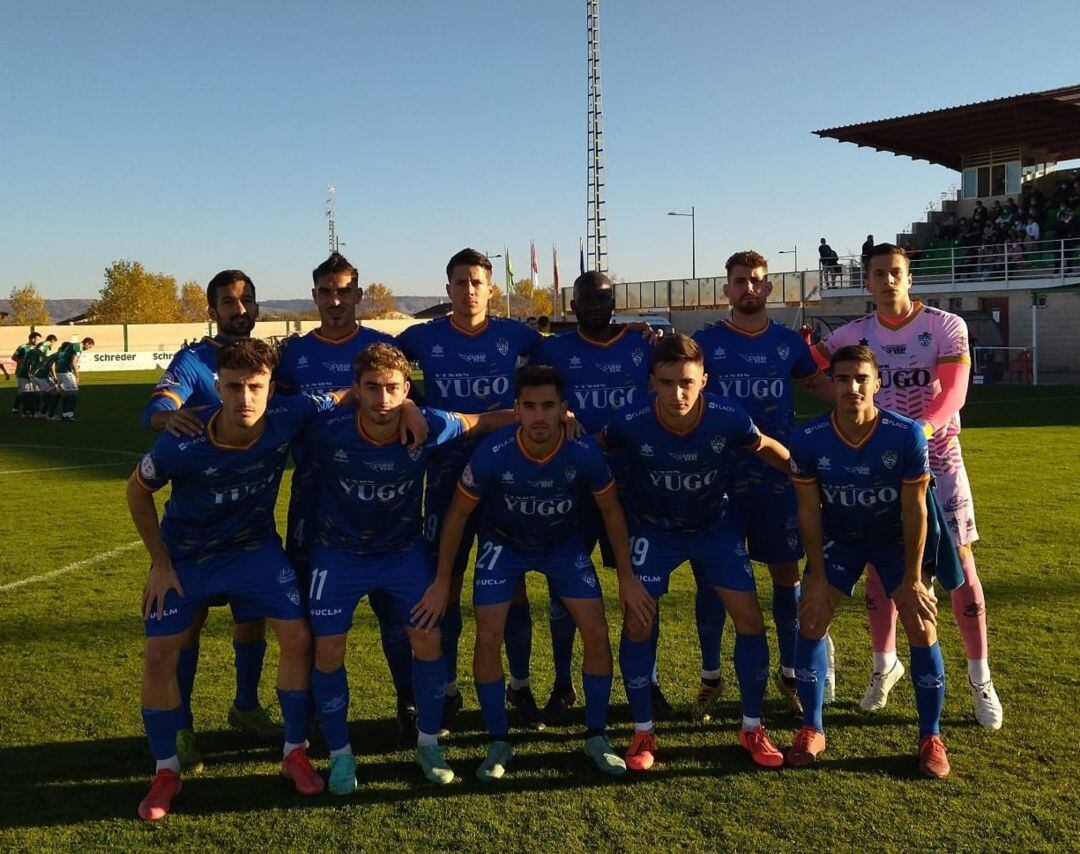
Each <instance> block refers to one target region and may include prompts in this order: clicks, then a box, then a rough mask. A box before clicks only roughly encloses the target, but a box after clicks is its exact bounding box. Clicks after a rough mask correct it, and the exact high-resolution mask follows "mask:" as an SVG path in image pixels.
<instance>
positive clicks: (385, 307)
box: [360, 282, 397, 320]
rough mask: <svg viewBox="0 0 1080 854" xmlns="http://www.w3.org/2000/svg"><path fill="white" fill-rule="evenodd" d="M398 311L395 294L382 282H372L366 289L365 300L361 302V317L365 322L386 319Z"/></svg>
mask: <svg viewBox="0 0 1080 854" xmlns="http://www.w3.org/2000/svg"><path fill="white" fill-rule="evenodd" d="M394 311H397V302H396V301H395V300H394V292H393V291H392V290H390V288H388V287H387V286H386V285H384V284H383V283H382V282H372V283H371V284H370V285H368V286H367V287H366V288H364V298H363V299H362V300H361V301H360V316H361V317H362V318H364V319H365V320H373V319H375V318H378V317H386V315H388V314H390V313H391V312H394Z"/></svg>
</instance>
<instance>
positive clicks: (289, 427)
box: [136, 395, 334, 561]
mask: <svg viewBox="0 0 1080 854" xmlns="http://www.w3.org/2000/svg"><path fill="white" fill-rule="evenodd" d="M333 406H334V398H333V397H331V396H329V395H322V396H317V397H306V396H302V397H288V396H284V395H283V396H280V397H273V398H271V400H270V403H269V405H268V406H267V408H266V415H265V422H264V428H263V432H262V435H261V436H259V438H258V439H256V440H255V441H254V442H252V444H250V445H249V446H247V447H244V448H238V447H232V446H229V445H222V444H220V443H219V442H218V441H217V440H216V438H215V423H216V419H217V417H218V414H219V413H220V411H221V406H220V404H219V405H218V406H216V407H214V408H212V409H210V410H207V411H205V412H201V413H199V418H200V419H202V420H203V422H204V423H205V424H206V429H205V430H204V431H203V433H202V434H201V435H199V436H196V437H194V438H191V437H189V436H172V435H170V434H168V433H165V434H163V435H162V436H161V437H160V438H159V439H158V440H157V442H155V443H154V446H153V447H152V448H151V449H150V451H149V452H148V453H146V454H145V455H144V456H143V458H142V460H140V462H139V467H138V469H137V472H136V474H137V477H138V480H139V482H140V483H142V485H143V486H145V487H146V488H147V489H149V490H151V491H154V490H158V489H160V488H161V487H163V486H164V485H165V484H166V483H169V482H170V481H171V482H172V496H171V497H170V498H169V500H168V502H167V503H166V505H165V515H164V517H163V518H162V521H161V536H162V539H163V540H164V542H165V546H166V547H167V548H168V550H169V554H170V556H171V557H172V559H173V560H174V561H179V560H197V559H198V558H201V557H204V556H207V555H211V554H217V553H221V552H227V551H234V550H236V549H242V548H247V547H253V546H255V545H256V544H258V543H261V542H263V541H265V540H266V539H267V538H269V537H274V536H276V529H275V526H274V504H275V503H276V501H277V494H278V486H279V485H280V483H281V475H282V473H283V472H284V471H285V461H286V457H287V455H288V453H289V445H290V443H291V442H292V441H293V438H294V437H295V436H296V435H297V434H299V433H300V431H301V430H303V429H304V427H305V425H306V424H307V423H308V422H309V421H310V420H311V419H312V418H313V417H314V416H315V415H316V413H318V412H319V411H320V410H326V409H330V408H332V407H333Z"/></svg>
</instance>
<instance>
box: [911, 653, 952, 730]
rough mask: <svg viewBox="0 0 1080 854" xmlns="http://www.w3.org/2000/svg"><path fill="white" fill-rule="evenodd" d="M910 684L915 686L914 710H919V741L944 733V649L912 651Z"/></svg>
mask: <svg viewBox="0 0 1080 854" xmlns="http://www.w3.org/2000/svg"><path fill="white" fill-rule="evenodd" d="M911 681H912V682H913V683H914V684H915V708H916V709H918V710H919V738H922V737H923V736H924V735H938V734H939V733H940V732H941V707H942V705H944V703H945V662H944V661H943V660H942V658H941V647H940V646H938V644H937V643H936V642H935V643H934V645H933V646H913V647H912V648H911Z"/></svg>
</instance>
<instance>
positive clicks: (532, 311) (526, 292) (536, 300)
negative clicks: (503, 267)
mask: <svg viewBox="0 0 1080 854" xmlns="http://www.w3.org/2000/svg"><path fill="white" fill-rule="evenodd" d="M510 310H511V313H512V314H513V315H514V316H515V317H528V316H529V315H533V316H534V317H539V316H540V315H541V314H546V315H547V316H548V317H550V316H551V291H550V290H549V289H548V288H534V287H533V283H532V279H529V278H524V279H518V280H517V281H516V282H514V287H513V290H511V291H510Z"/></svg>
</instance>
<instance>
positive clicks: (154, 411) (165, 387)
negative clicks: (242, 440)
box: [141, 347, 206, 438]
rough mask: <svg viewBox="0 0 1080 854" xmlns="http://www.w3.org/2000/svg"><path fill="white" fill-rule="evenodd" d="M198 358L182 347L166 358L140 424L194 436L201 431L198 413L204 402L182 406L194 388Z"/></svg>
mask: <svg viewBox="0 0 1080 854" xmlns="http://www.w3.org/2000/svg"><path fill="white" fill-rule="evenodd" d="M197 361H198V358H197V357H196V356H195V354H194V351H192V350H191V348H189V347H185V348H183V349H182V350H180V352H178V353H177V354H176V355H175V356H173V357H172V361H170V362H169V365H168V367H166V368H165V372H164V373H163V374H162V375H161V379H160V380H158V383H157V385H156V386H154V390H153V392H151V394H150V400H148V401H147V403H146V406H145V407H143V411H142V419H141V420H142V424H143V426H144V427H148V428H150V429H151V430H154V431H155V432H158V433H160V432H162V431H164V432H167V433H169V434H170V435H172V436H188V437H191V438H194V437H195V436H198V435H199V434H200V433H202V431H203V423H202V420H201V419H200V418H199V417H198V413H199V412H201V411H202V410H203V409H206V407H205V406H197V407H185V406H184V403H185V402H186V401H187V399H188V398H189V397H190V396H191V394H192V392H193V391H194V389H195V384H196V379H195V374H196V371H197V365H195V364H194V363H195V362H197Z"/></svg>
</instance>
